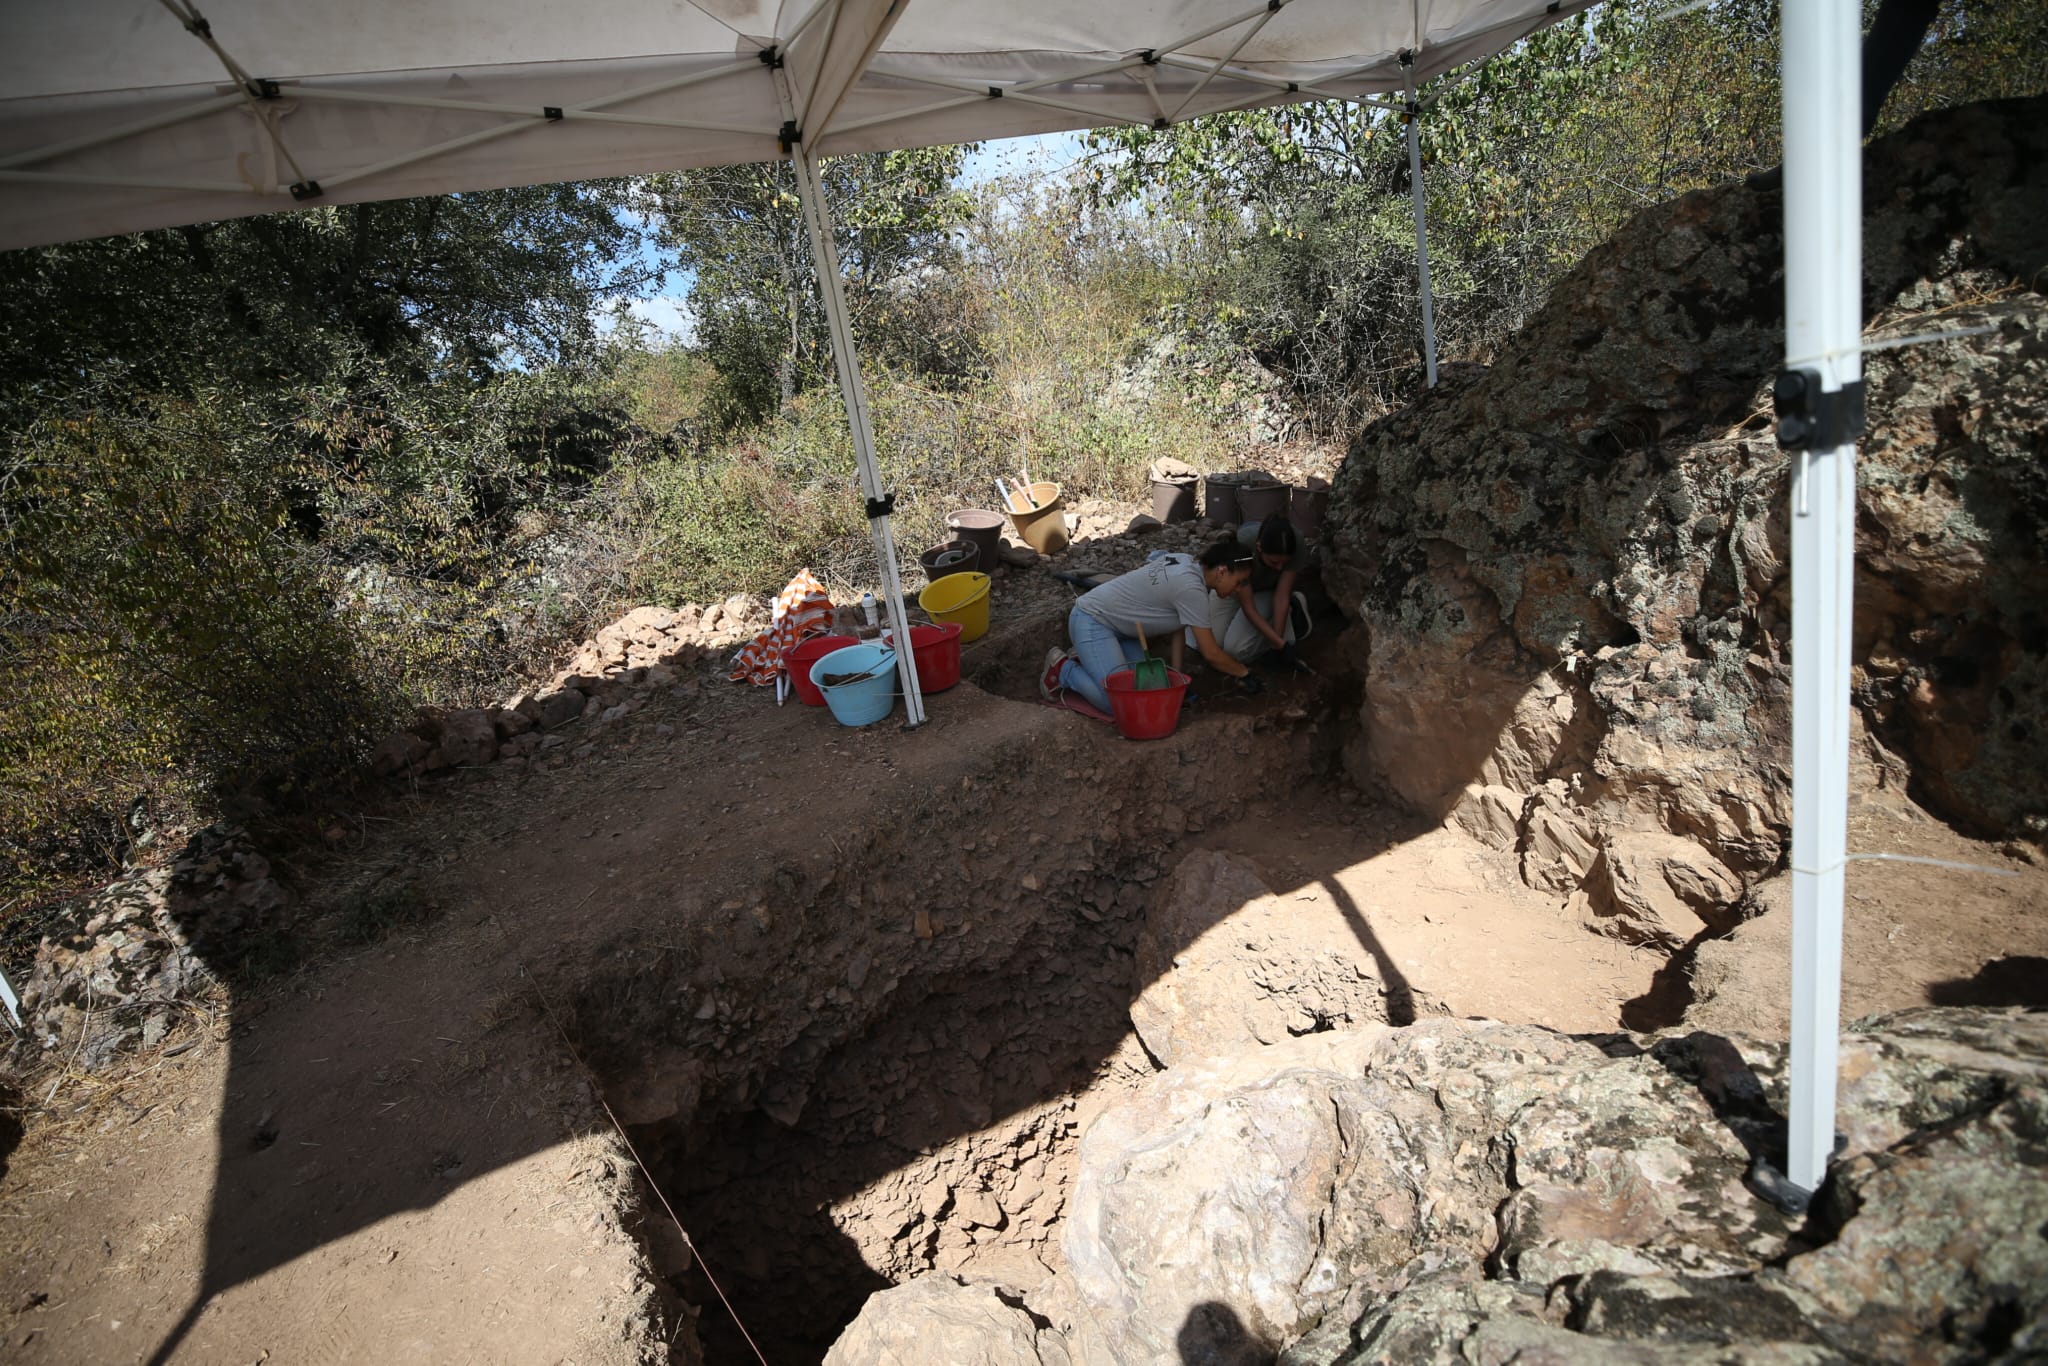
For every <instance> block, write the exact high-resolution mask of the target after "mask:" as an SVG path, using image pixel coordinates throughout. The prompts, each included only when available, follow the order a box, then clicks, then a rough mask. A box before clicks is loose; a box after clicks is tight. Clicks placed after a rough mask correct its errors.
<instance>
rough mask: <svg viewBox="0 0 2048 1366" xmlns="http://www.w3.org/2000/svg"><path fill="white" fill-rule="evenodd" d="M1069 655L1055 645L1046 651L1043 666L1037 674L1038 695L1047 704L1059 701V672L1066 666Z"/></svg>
mask: <svg viewBox="0 0 2048 1366" xmlns="http://www.w3.org/2000/svg"><path fill="white" fill-rule="evenodd" d="M1070 655H1071V652H1070V651H1067V650H1063V649H1061V648H1060V647H1059V646H1057V645H1055V646H1053V647H1052V649H1050V650H1048V651H1046V654H1045V666H1044V667H1043V668H1042V669H1040V670H1039V673H1038V695H1039V696H1040V697H1042V698H1044V699H1045V700H1046V701H1048V702H1057V701H1059V700H1060V670H1061V669H1064V668H1065V667H1066V666H1067V660H1068V658H1069V657H1070Z"/></svg>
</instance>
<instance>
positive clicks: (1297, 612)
mask: <svg viewBox="0 0 2048 1366" xmlns="http://www.w3.org/2000/svg"><path fill="white" fill-rule="evenodd" d="M1287 624H1288V625H1289V626H1292V627H1293V628H1294V643H1295V644H1297V645H1299V644H1300V643H1301V642H1302V641H1304V640H1307V639H1308V633H1309V632H1310V631H1311V630H1312V629H1314V627H1315V623H1314V622H1313V621H1310V620H1309V616H1308V594H1306V593H1296V594H1295V595H1294V605H1293V606H1292V607H1290V608H1289V609H1288V613H1287Z"/></svg>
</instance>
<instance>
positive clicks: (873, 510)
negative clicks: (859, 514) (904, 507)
mask: <svg viewBox="0 0 2048 1366" xmlns="http://www.w3.org/2000/svg"><path fill="white" fill-rule="evenodd" d="M895 512H896V491H895V490H894V489H891V490H890V491H889V492H887V493H885V494H883V495H882V496H881V497H880V498H870V499H868V520H869V521H870V522H872V521H876V520H878V519H880V518H883V517H889V516H893V515H895Z"/></svg>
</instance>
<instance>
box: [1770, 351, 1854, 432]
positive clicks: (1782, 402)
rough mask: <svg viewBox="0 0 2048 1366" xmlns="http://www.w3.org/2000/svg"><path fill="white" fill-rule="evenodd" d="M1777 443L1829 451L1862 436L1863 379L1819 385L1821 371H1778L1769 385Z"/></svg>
mask: <svg viewBox="0 0 2048 1366" xmlns="http://www.w3.org/2000/svg"><path fill="white" fill-rule="evenodd" d="M1771 407H1772V409H1773V410H1774V411H1775V412H1776V413H1777V417H1778V444H1779V445H1780V446H1783V447H1784V448H1785V449H1786V450H1788V451H1831V450H1834V449H1835V448H1836V447H1838V446H1847V445H1850V444H1852V443H1854V442H1855V441H1856V440H1858V439H1859V438H1860V437H1861V436H1862V435H1863V381H1862V380H1860V379H1859V380H1852V381H1850V382H1849V383H1847V384H1845V385H1843V386H1842V387H1841V388H1839V389H1831V390H1830V389H1823V388H1821V377H1820V371H1818V370H1812V369H1806V370H1780V371H1779V372H1778V378H1777V380H1776V381H1775V382H1774V383H1773V384H1772V385H1771Z"/></svg>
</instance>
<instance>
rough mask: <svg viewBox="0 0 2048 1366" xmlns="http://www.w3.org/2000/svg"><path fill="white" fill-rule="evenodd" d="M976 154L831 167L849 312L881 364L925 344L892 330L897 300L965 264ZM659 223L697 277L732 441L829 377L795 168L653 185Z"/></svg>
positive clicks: (697, 309)
mask: <svg viewBox="0 0 2048 1366" xmlns="http://www.w3.org/2000/svg"><path fill="white" fill-rule="evenodd" d="M969 150H970V149H969V148H967V147H929V148H921V149H917V150H913V151H907V152H874V153H867V154H864V155H860V156H849V157H836V158H833V159H831V160H828V161H825V162H822V163H821V164H820V166H819V175H820V180H821V182H822V185H823V187H824V191H825V202H826V206H827V208H828V210H829V211H830V213H831V215H832V219H833V225H834V240H835V245H836V246H837V249H838V252H839V261H840V267H841V269H842V270H843V271H844V273H845V287H846V295H847V303H848V307H849V308H850V309H851V311H852V314H853V318H854V326H855V329H856V331H857V332H858V333H859V335H860V339H861V344H862V346H863V347H864V348H866V349H869V350H871V351H872V352H873V353H874V354H875V355H876V356H877V357H878V358H887V357H888V356H890V355H891V354H909V355H911V356H912V358H913V363H915V357H916V354H917V353H918V352H919V349H920V347H921V345H922V344H923V342H924V340H925V339H924V337H923V336H922V335H921V333H920V331H919V330H918V329H915V328H896V327H890V326H888V325H886V320H887V319H888V318H889V317H890V310H891V304H892V298H900V297H901V296H902V295H905V294H908V293H912V292H914V291H915V289H916V288H917V283H918V279H919V277H920V276H921V275H923V274H925V273H927V272H932V271H939V270H943V269H944V268H945V267H946V266H947V265H948V264H949V263H950V262H952V261H953V260H954V259H955V257H956V255H957V248H956V247H955V245H954V241H953V237H952V234H953V232H954V230H955V229H957V228H958V227H959V226H960V225H961V224H962V223H963V222H964V221H965V220H966V218H967V216H968V214H969V212H970V209H971V205H972V201H971V199H970V197H969V196H968V195H967V194H966V193H965V192H964V191H962V190H961V189H959V188H957V187H956V186H955V184H954V180H955V178H956V177H957V176H958V175H959V173H960V167H961V164H962V163H963V162H964V160H965V159H966V155H967V152H968V151H969ZM647 202H648V206H649V209H650V213H651V216H652V217H653V218H654V220H655V222H656V223H657V224H658V225H659V228H658V230H659V236H660V239H661V241H662V243H663V245H664V246H666V247H668V248H670V249H672V250H673V251H674V252H675V253H676V261H677V265H678V267H679V268H680V269H682V270H684V271H687V272H689V273H690V274H691V275H692V276H693V282H692V284H691V290H690V298H691V305H692V308H693V310H694V313H695V317H696V325H697V337H696V340H697V345H698V347H699V348H700V349H701V351H702V352H703V354H704V355H705V356H707V357H708V358H709V359H710V360H711V362H712V363H713V364H714V365H715V366H716V367H717V368H718V371H719V374H720V377H721V382H720V388H719V390H718V391H717V392H716V393H714V394H713V395H712V397H711V399H710V401H709V404H708V412H707V416H708V417H709V418H710V419H711V421H712V423H713V424H714V425H715V426H719V427H728V428H729V427H732V426H735V425H739V424H741V423H745V422H749V421H756V420H759V419H761V418H764V417H766V416H768V415H770V414H772V413H774V412H776V411H777V410H778V409H780V408H783V407H786V406H787V405H788V404H789V403H790V401H791V400H792V399H794V398H795V397H796V395H797V394H798V393H800V392H802V391H803V390H804V389H807V388H809V387H810V386H812V385H814V384H816V383H818V382H820V381H821V380H822V379H824V378H825V377H827V376H828V375H829V374H830V373H831V372H830V369H829V364H828V361H829V354H830V346H829V341H828V338H827V333H826V324H825V317H824V312H823V309H822V307H821V305H820V304H819V303H818V296H817V288H816V278H815V275H814V272H813V270H812V265H811V252H810V239H809V235H808V230H807V229H806V227H805V225H804V216H803V206H802V204H801V203H800V201H799V200H798V198H797V192H796V178H795V173H794V172H793V171H792V170H791V168H790V166H789V163H788V162H786V161H775V162H759V163H755V164H751V165H745V166H717V167H711V168H709V169H706V170H698V171H677V172H674V173H672V174H668V175H661V176H656V177H653V179H652V180H651V181H649V182H648V185H647Z"/></svg>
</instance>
